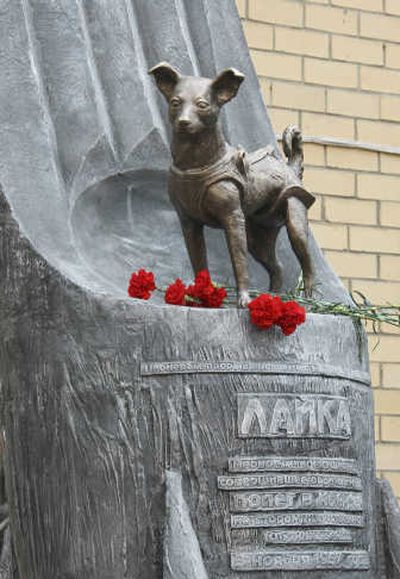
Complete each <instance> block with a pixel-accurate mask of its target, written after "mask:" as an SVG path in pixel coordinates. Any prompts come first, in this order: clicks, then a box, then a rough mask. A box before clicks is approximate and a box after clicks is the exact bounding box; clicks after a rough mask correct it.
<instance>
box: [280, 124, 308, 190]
mask: <svg viewBox="0 0 400 579" xmlns="http://www.w3.org/2000/svg"><path fill="white" fill-rule="evenodd" d="M282 147H283V152H284V153H285V155H286V157H287V160H288V165H289V167H291V168H292V169H293V171H294V172H295V173H296V175H297V176H298V178H299V179H300V181H301V180H302V178H303V171H304V167H303V161H304V155H303V139H302V136H301V131H300V129H299V128H298V127H295V126H294V125H289V126H288V127H286V129H285V130H284V131H283V135H282Z"/></svg>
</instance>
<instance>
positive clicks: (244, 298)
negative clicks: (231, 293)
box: [237, 290, 250, 308]
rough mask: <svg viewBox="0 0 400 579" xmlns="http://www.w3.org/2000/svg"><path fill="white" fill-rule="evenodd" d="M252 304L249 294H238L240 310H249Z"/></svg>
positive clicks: (243, 291) (245, 292)
mask: <svg viewBox="0 0 400 579" xmlns="http://www.w3.org/2000/svg"><path fill="white" fill-rule="evenodd" d="M249 302H250V296H249V292H248V291H246V290H242V291H240V292H239V293H238V300H237V306H238V308H247V306H248V305H249Z"/></svg>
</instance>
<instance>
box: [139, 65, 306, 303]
mask: <svg viewBox="0 0 400 579" xmlns="http://www.w3.org/2000/svg"><path fill="white" fill-rule="evenodd" d="M149 72H150V74H152V75H154V77H155V80H156V83H157V86H158V88H159V90H160V91H161V92H162V94H163V95H164V97H165V98H166V100H167V102H168V105H169V118H170V121H171V124H172V128H173V139H172V145H171V152H172V158H173V165H172V166H171V169H170V175H169V196H170V199H171V201H172V203H173V205H174V207H175V209H176V211H177V213H178V216H179V219H180V223H181V226H182V231H183V235H184V238H185V242H186V247H187V250H188V253H189V257H190V260H191V263H192V267H193V270H194V273H197V272H198V271H200V270H202V269H205V268H207V255H206V247H205V242H204V235H203V228H204V226H205V225H207V226H209V227H217V228H222V229H224V231H225V235H226V240H227V244H228V248H229V252H230V256H231V259H232V265H233V270H234V274H235V279H236V285H237V291H238V306H239V307H244V306H246V305H247V303H248V301H249V294H248V288H249V276H248V268H247V250H249V251H250V253H251V254H252V256H253V257H254V258H255V259H256V260H257V261H258V262H259V263H260V264H261V265H262V266H263V267H264V268H265V269H266V270H267V271H268V273H269V276H270V290H271V291H273V292H276V291H279V289H280V288H281V285H282V272H281V265H280V264H279V262H278V260H277V256H276V251H275V244H276V238H277V235H278V232H279V230H280V228H281V227H282V226H283V225H285V226H286V228H287V232H288V235H289V239H290V243H291V246H292V248H293V251H294V252H295V254H296V256H297V258H298V260H299V262H300V265H301V268H302V272H303V279H304V287H305V291H306V292H307V293H308V294H309V293H311V290H312V284H313V268H312V263H311V258H310V253H309V250H308V242H307V238H308V220H307V209H308V208H309V207H310V206H311V205H312V203H313V202H314V197H313V196H312V195H311V194H310V193H308V192H307V191H306V190H305V189H304V188H303V187H302V185H301V178H302V173H303V150H302V139H301V133H300V131H299V129H297V128H296V127H288V128H287V129H286V130H285V131H284V134H283V149H284V153H285V155H286V157H287V159H288V162H287V164H286V163H285V162H284V161H283V160H281V159H279V158H277V157H275V156H274V154H273V151H272V149H271V148H270V147H266V148H264V149H260V150H258V151H255V152H253V153H250V154H247V153H245V152H244V151H242V150H240V149H234V148H233V147H231V146H230V145H229V144H228V143H227V142H226V141H225V139H224V136H223V134H222V131H221V129H220V127H219V124H218V116H219V112H220V110H221V107H222V106H223V105H224V104H226V103H227V102H228V101H230V100H231V99H233V98H234V97H235V96H236V94H237V92H238V90H239V87H240V85H241V83H242V82H243V80H244V76H243V75H242V74H241V73H240V72H238V71H237V70H235V69H234V68H229V69H227V70H224V71H223V72H221V73H220V74H219V75H218V76H217V78H215V79H214V80H212V79H208V78H201V77H191V76H182V75H180V74H179V72H178V71H176V70H175V69H174V68H173V67H172V66H171V65H169V64H168V63H160V64H158V65H156V66H155V67H153V68H152V69H151V70H150V71H149Z"/></svg>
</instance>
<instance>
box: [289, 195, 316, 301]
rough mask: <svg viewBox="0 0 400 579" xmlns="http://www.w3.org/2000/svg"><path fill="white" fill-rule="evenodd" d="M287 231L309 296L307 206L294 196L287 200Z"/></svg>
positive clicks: (311, 273) (310, 271)
mask: <svg viewBox="0 0 400 579" xmlns="http://www.w3.org/2000/svg"><path fill="white" fill-rule="evenodd" d="M287 203H288V213H287V223H286V227H287V232H288V235H289V239H290V243H291V246H292V249H293V251H294V252H295V254H296V256H297V259H298V260H299V262H300V266H301V269H302V272H303V281H304V291H305V293H306V295H308V296H310V295H311V293H312V286H313V281H314V272H313V266H312V261H311V256H310V252H309V248H308V219H307V208H306V207H305V205H304V204H303V203H302V202H301V201H300V200H299V199H297V198H296V197H290V198H289V199H288V200H287Z"/></svg>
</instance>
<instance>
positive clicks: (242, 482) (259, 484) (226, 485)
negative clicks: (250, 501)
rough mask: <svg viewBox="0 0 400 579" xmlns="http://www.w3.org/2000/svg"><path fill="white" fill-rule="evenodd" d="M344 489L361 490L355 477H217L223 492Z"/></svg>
mask: <svg viewBox="0 0 400 579" xmlns="http://www.w3.org/2000/svg"><path fill="white" fill-rule="evenodd" d="M288 487H298V488H308V489H345V490H355V491H358V490H361V480H360V479H359V478H358V477H356V476H351V475H339V474H317V473H316V474H301V473H293V474H292V473H277V474H269V473H268V474H242V475H231V476H219V477H218V488H219V489H221V490H224V491H234V490H246V489H273V488H288Z"/></svg>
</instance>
